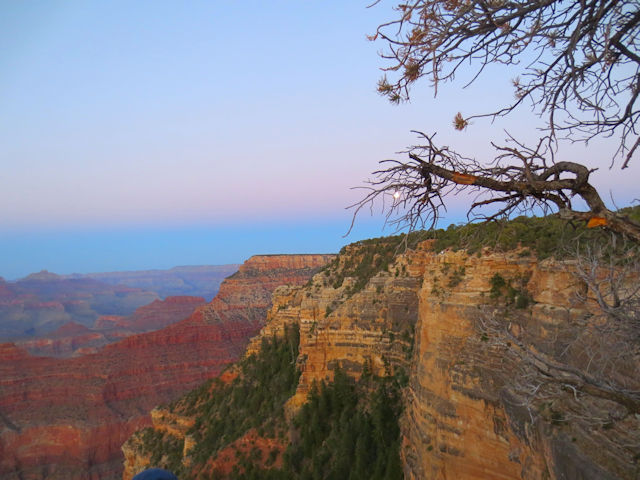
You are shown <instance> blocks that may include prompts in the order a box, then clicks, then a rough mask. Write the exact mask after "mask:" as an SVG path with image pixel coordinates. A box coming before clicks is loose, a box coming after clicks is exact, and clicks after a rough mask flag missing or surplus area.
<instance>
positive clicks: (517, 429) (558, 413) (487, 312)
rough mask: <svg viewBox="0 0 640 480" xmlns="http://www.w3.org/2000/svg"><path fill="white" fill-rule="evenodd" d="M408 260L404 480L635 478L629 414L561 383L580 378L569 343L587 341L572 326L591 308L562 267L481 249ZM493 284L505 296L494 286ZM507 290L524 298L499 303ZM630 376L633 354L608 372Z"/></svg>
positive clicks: (598, 395) (580, 360)
mask: <svg viewBox="0 0 640 480" xmlns="http://www.w3.org/2000/svg"><path fill="white" fill-rule="evenodd" d="M525 253H526V252H525ZM416 260H418V262H419V263H420V264H421V265H422V266H423V268H424V276H423V279H424V280H423V283H422V287H421V289H420V292H419V297H420V308H419V322H418V325H417V329H416V347H415V350H416V351H415V356H414V359H413V362H412V363H413V365H412V371H411V377H410V383H409V387H408V389H407V392H406V398H407V406H406V413H405V417H404V420H403V430H404V440H405V441H404V450H403V457H404V461H405V474H406V477H407V478H411V479H422V478H433V479H446V478H464V479H485V478H496V479H498V478H501V479H525V480H542V479H546V478H551V479H568V478H572V479H593V480H595V479H610V478H611V479H613V478H624V479H633V478H636V476H637V472H638V470H637V464H634V463H635V462H636V461H635V460H634V456H636V457H635V458H636V459H637V458H638V457H637V455H638V453H640V438H639V436H638V434H637V432H638V428H639V427H640V416H638V415H636V414H634V412H633V409H631V410H629V409H625V408H622V405H620V404H617V405H616V402H613V401H611V398H607V397H606V395H603V392H598V391H597V390H596V389H594V388H589V387H588V386H585V381H584V380H581V381H580V382H579V383H574V380H575V378H574V377H572V375H573V374H574V373H573V372H588V371H589V370H590V369H589V368H588V367H587V366H586V365H585V362H586V361H587V360H588V357H585V354H586V353H587V352H586V349H585V346H587V344H585V343H583V342H582V341H578V340H580V337H581V336H584V337H592V335H593V333H594V332H593V331H592V330H591V328H590V326H589V325H588V324H587V325H586V326H585V325H584V324H581V320H582V319H589V318H593V319H594V320H593V321H594V323H595V319H596V318H597V317H595V316H594V314H595V313H596V310H597V309H596V308H595V306H594V305H593V304H591V303H588V302H585V301H581V300H580V296H578V295H577V293H579V292H582V293H583V292H584V285H583V284H582V283H581V282H579V281H577V279H576V276H575V275H573V274H572V270H574V267H573V265H572V263H571V262H557V261H553V260H546V261H543V262H539V261H537V260H536V259H535V258H533V257H531V256H529V255H523V252H521V251H520V252H518V251H514V252H510V253H508V254H498V253H491V252H488V251H486V250H485V251H484V252H483V253H482V255H479V256H476V255H473V256H469V255H467V254H466V253H465V252H451V251H447V252H443V253H440V254H434V253H429V252H423V253H422V254H421V255H419V256H417V258H416ZM500 279H502V280H506V282H508V283H509V287H512V290H511V291H507V290H506V289H504V288H502V289H501V288H496V286H498V285H501V284H502V281H501V280H500ZM514 291H516V293H515V297H514V298H515V299H516V300H517V296H518V295H523V297H522V298H525V297H524V296H526V297H527V301H526V302H521V303H520V304H519V305H518V304H517V302H514V303H512V304H511V306H508V307H504V303H505V302H506V301H508V300H509V299H508V298H505V296H507V295H509V294H513V293H514ZM518 307H519V308H518ZM590 341H591V340H589V342H590ZM591 346H593V345H591ZM591 360H592V361H593V360H595V361H598V360H596V358H595V357H594V358H592V359H591ZM626 361H628V360H625V362H626ZM545 365H546V367H545ZM549 366H552V367H549ZM553 369H555V371H554V370H553ZM625 370H627V372H626V373H625ZM634 371H635V372H636V374H633V373H632V372H634ZM638 371H640V364H639V363H638V357H637V356H636V357H635V365H624V366H622V368H620V369H618V374H619V375H623V376H624V375H625V374H626V375H627V379H626V381H628V382H629V383H628V385H629V387H630V389H634V388H635V389H638V386H639V385H638V377H637V372H638ZM554 375H557V376H554ZM587 376H588V375H587V374H585V376H584V378H587Z"/></svg>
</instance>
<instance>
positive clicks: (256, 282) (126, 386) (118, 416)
mask: <svg viewBox="0 0 640 480" xmlns="http://www.w3.org/2000/svg"><path fill="white" fill-rule="evenodd" d="M330 258H331V256H326V255H301V256H294V255H286V256H269V257H268V258H267V259H262V258H261V257H259V256H258V257H252V258H251V259H249V260H248V261H247V263H246V268H245V269H244V270H242V271H241V272H240V273H238V274H237V275H234V276H233V277H232V278H230V279H228V280H226V281H225V282H224V283H223V285H222V287H221V289H220V292H219V294H218V296H217V297H216V299H215V300H214V301H213V302H211V303H210V304H207V305H204V306H201V307H198V308H197V309H196V311H195V312H194V313H193V314H192V315H191V316H190V317H189V318H186V319H185V320H182V321H180V322H178V323H175V324H172V325H170V326H168V327H166V328H163V329H161V330H157V331H154V332H149V333H144V334H139V335H133V336H130V337H128V338H126V339H124V340H122V341H120V342H117V343H114V344H111V345H108V346H106V347H104V348H102V349H101V350H100V351H99V352H98V353H96V354H91V355H85V356H82V357H75V358H69V359H55V358H43V357H32V356H30V355H29V354H28V353H27V352H26V351H24V350H22V349H20V348H18V347H16V346H15V345H13V344H4V345H2V346H1V347H0V355H2V358H1V359H0V420H2V422H3V424H2V430H0V477H2V478H3V479H17V478H32V479H38V478H74V479H88V478H104V479H109V478H118V477H120V476H121V471H122V453H121V451H120V445H121V444H122V443H123V442H124V440H125V439H126V438H127V437H129V436H130V435H131V433H132V432H133V431H135V430H136V429H139V428H142V427H144V426H146V425H149V424H150V418H149V414H148V412H149V410H151V408H152V407H153V406H155V405H158V404H161V403H165V402H168V401H171V400H173V399H175V398H176V397H178V396H179V395H180V394H182V393H184V392H186V391H188V390H190V389H192V388H194V387H195V386H197V385H198V384H200V383H201V382H203V381H204V380H206V379H208V378H210V377H212V376H216V375H217V374H219V373H220V371H221V370H222V368H223V367H224V366H225V365H228V364H229V363H231V362H233V361H235V360H236V359H237V358H238V357H239V356H240V355H241V354H242V352H243V351H244V349H245V347H246V343H247V341H248V339H249V338H250V337H251V336H253V335H255V334H256V333H257V332H258V331H259V329H260V328H261V326H262V325H263V323H264V319H265V317H266V311H267V309H268V307H269V306H270V292H271V291H272V290H273V289H274V288H275V287H276V286H277V285H281V284H283V283H294V284H297V285H300V284H302V283H304V282H306V281H307V280H308V279H309V278H310V276H311V275H312V274H313V273H314V272H315V271H316V270H317V268H318V266H320V265H322V264H323V263H324V262H326V261H328V260H329V259H330ZM248 290H249V291H248Z"/></svg>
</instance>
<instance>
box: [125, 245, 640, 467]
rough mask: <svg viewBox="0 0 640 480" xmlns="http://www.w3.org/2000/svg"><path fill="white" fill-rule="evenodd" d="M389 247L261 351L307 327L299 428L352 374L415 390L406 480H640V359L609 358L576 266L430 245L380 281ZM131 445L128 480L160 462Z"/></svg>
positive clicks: (359, 257)
mask: <svg viewBox="0 0 640 480" xmlns="http://www.w3.org/2000/svg"><path fill="white" fill-rule="evenodd" d="M383 250H384V248H382V249H380V248H379V246H376V245H375V242H374V243H369V244H354V245H352V246H350V247H347V248H346V249H344V251H343V252H342V254H341V255H340V256H339V257H338V258H337V259H336V260H334V262H332V263H331V264H330V265H329V267H328V268H326V269H325V270H323V271H322V272H321V273H319V274H318V275H316V276H315V277H314V278H313V280H312V281H311V282H310V283H309V284H307V285H306V286H305V287H301V288H291V287H288V288H279V289H277V290H276V291H275V293H274V300H273V306H272V308H271V310H270V312H269V316H268V322H267V325H266V326H265V327H264V328H263V330H262V332H261V334H260V336H258V337H256V338H255V339H253V340H252V342H251V343H250V344H249V347H248V349H247V354H248V355H250V354H252V353H256V352H257V351H258V348H259V346H260V344H261V341H262V338H270V337H272V336H273V335H278V334H281V333H282V332H283V330H284V326H285V325H286V324H287V323H297V324H298V325H299V327H300V345H299V356H298V360H297V364H298V367H299V369H300V370H301V376H300V380H299V384H298V387H297V391H296V393H295V395H294V396H293V397H292V398H290V399H289V401H288V402H287V407H286V408H287V417H288V418H289V419H291V418H292V417H293V415H294V414H295V412H297V411H299V409H300V406H301V405H302V404H304V402H305V401H306V399H307V395H308V392H309V390H310V387H311V385H312V384H313V383H314V382H317V381H321V380H331V379H332V378H333V374H334V372H335V369H336V367H337V366H340V367H341V368H342V369H343V370H344V371H346V372H347V373H348V374H349V375H351V376H353V377H355V378H358V377H360V376H361V375H362V374H363V373H364V372H370V373H374V374H377V375H387V376H388V375H393V376H395V377H396V378H400V379H401V381H402V382H403V383H404V384H405V385H406V387H405V388H404V391H403V403H404V413H403V414H402V417H401V419H400V425H401V432H402V447H401V451H400V456H401V459H402V463H403V469H404V476H405V478H408V479H415V480H418V479H434V480H444V479H451V478H456V479H465V480H466V479H470V480H474V479H478V480H480V479H487V478H491V479H504V480H511V479H513V480H515V479H522V480H543V479H558V480H559V479H583V480H596V479H605V480H607V479H627V480H632V479H637V478H638V474H639V471H640V470H639V466H638V462H639V459H640V411H638V401H637V392H638V391H640V385H639V382H640V377H639V376H638V372H640V362H639V357H638V354H637V351H634V352H635V353H634V352H630V353H629V352H618V353H617V354H616V355H617V356H616V358H605V357H603V352H605V351H604V350H602V348H607V345H606V344H607V342H608V341H609V340H610V339H611V338H613V337H610V336H609V337H608V336H607V335H610V334H611V332H607V331H605V330H603V329H602V328H600V327H602V326H603V325H604V323H603V320H602V317H601V316H599V310H598V307H597V305H596V304H595V302H593V301H592V300H590V299H588V298H587V296H585V294H586V292H587V290H586V287H585V284H584V282H582V281H580V280H578V277H577V276H576V275H575V270H576V265H575V262H572V261H556V260H552V259H547V260H544V261H540V260H538V259H537V258H536V257H534V256H532V254H531V252H530V251H529V250H527V249H522V248H519V249H518V248H516V249H514V250H511V251H508V252H506V253H505V252H496V251H491V250H488V249H484V250H481V251H478V252H476V253H474V254H473V255H470V254H469V253H467V252H465V251H451V250H445V251H442V252H437V251H434V250H433V241H427V242H424V243H422V244H420V245H419V246H418V247H417V248H415V249H414V250H411V251H408V252H407V253H405V254H400V255H394V259H393V261H391V262H389V263H387V264H382V265H381V267H380V269H379V270H378V271H376V272H374V274H371V272H367V271H364V270H363V269H362V268H360V266H361V265H362V264H363V263H364V262H365V261H366V262H370V263H375V262H377V261H378V259H379V258H381V257H382V256H383V255H384V252H383V253H381V252H382V251H383ZM378 263H380V262H378ZM383 263H384V262H383ZM363 272H364V273H363ZM623 344H624V345H628V343H623ZM621 345H622V344H621ZM618 357H619V358H618ZM605 360H606V363H607V365H604V363H605ZM605 367H606V368H608V369H609V370H605ZM607 372H611V378H610V379H611V381H610V382H609V380H608V379H607ZM614 377H615V383H614V382H613V380H614ZM603 379H604V380H603ZM615 385H618V386H619V385H626V386H627V388H628V389H627V390H625V391H624V392H622V390H620V389H619V387H615ZM616 388H618V389H617V390H616ZM620 392H622V394H621V393H620ZM634 392H635V393H634ZM164 414H166V418H171V412H170V411H169V410H166V411H165V412H164ZM189 421H191V422H193V421H196V419H190V420H189ZM169 423H171V421H169ZM156 428H158V429H160V430H162V429H165V430H167V429H168V428H169V427H167V425H166V421H165V423H162V422H159V423H158V424H157V425H156ZM182 435H184V432H182ZM129 447H131V448H129V449H128V451H127V468H126V469H125V476H124V478H125V479H128V478H131V476H132V475H133V474H135V473H136V471H137V470H140V469H141V468H143V467H144V466H145V465H146V463H145V459H144V458H140V457H139V456H138V455H139V452H136V449H135V442H134V443H130V444H129ZM214 457H215V454H213V457H212V458H214ZM147 460H148V459H147ZM189 461H190V460H189V455H188V453H185V456H184V458H183V465H188V464H189ZM136 469H137V470H136Z"/></svg>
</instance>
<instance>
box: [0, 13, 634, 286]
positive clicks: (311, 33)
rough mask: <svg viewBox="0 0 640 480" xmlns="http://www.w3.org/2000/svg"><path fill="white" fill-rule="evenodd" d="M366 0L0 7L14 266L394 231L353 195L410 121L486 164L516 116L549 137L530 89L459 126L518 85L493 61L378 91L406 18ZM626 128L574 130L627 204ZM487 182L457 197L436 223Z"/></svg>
mask: <svg viewBox="0 0 640 480" xmlns="http://www.w3.org/2000/svg"><path fill="white" fill-rule="evenodd" d="M368 4H369V2H329V3H327V2H282V1H276V2H269V3H266V2H257V3H255V4H252V5H251V8H247V5H246V4H243V3H232V2H225V3H220V2H195V3H189V4H188V5H187V4H185V5H182V4H180V5H176V4H175V3H174V2H168V1H166V0H158V1H154V2H149V1H146V0H142V1H140V2H124V1H122V0H115V2H109V3H100V2H85V3H82V4H73V5H71V4H64V3H59V2H51V3H38V4H34V3H30V2H13V3H5V4H4V5H3V7H2V15H0V45H2V46H3V55H2V57H1V58H0V101H2V104H3V115H2V116H1V117H0V144H1V145H2V149H0V167H2V173H3V176H2V179H3V180H4V181H3V183H2V188H0V276H2V277H4V278H7V279H19V278H23V277H24V276H26V275H28V274H30V273H33V272H38V271H41V270H49V271H52V272H59V273H60V274H62V275H68V274H72V273H79V274H86V273H95V272H108V271H140V270H150V269H160V270H164V269H168V268H170V267H172V266H175V265H189V264H191V265H225V264H241V263H242V262H244V261H245V260H246V259H247V258H248V257H250V256H251V255H254V254H295V253H310V252H317V251H323V252H329V253H331V252H337V251H338V250H339V249H340V248H341V247H342V246H344V245H345V244H348V243H351V242H354V241H357V240H362V239H364V238H371V237H379V236H383V235H388V234H393V233H395V229H393V228H389V227H387V228H386V229H383V226H384V223H385V222H384V220H385V219H384V216H383V215H382V214H381V210H382V205H375V206H374V208H373V211H372V212H370V211H366V212H363V215H361V216H360V217H359V218H358V219H357V221H356V223H355V229H354V231H353V232H352V233H351V234H350V235H349V236H348V237H347V238H345V237H344V235H345V233H346V232H347V230H348V229H349V225H350V224H351V215H352V213H353V210H345V207H348V206H349V205H353V204H354V203H356V202H357V201H359V200H360V199H361V198H362V196H363V194H364V193H365V192H366V190H362V188H366V183H365V182H366V181H367V180H368V179H371V178H372V174H371V172H373V171H375V170H377V169H378V168H379V163H378V162H379V161H381V160H385V159H393V158H396V159H397V158H402V157H404V158H406V154H404V153H398V152H402V151H403V150H405V149H406V148H407V147H408V146H410V145H413V144H415V143H416V142H417V141H418V138H417V135H416V133H415V132H413V131H414V130H420V131H424V132H427V133H429V134H433V133H435V132H437V141H438V142H439V143H440V144H441V145H451V146H452V147H455V149H456V150H458V151H459V153H460V154H462V155H467V156H469V157H474V158H478V159H479V160H481V161H482V162H486V159H487V158H493V157H492V155H493V154H494V153H495V150H494V149H493V147H492V146H491V144H490V141H494V142H496V143H497V144H503V143H504V131H505V130H508V132H509V133H510V134H511V135H513V136H514V137H515V138H517V139H519V140H521V141H523V142H537V137H538V133H539V131H538V130H537V129H538V128H540V127H541V126H543V122H541V119H539V118H538V117H536V116H534V115H533V114H531V112H529V111H528V110H527V107H526V106H525V107H524V108H523V109H520V110H518V111H516V112H514V113H513V114H511V115H510V116H509V117H508V118H497V119H495V120H494V121H488V120H487V121H484V120H480V119H478V120H476V121H474V122H472V124H470V125H469V126H468V128H467V129H466V130H464V131H463V132H458V131H456V130H455V129H454V128H453V125H452V120H453V117H454V115H455V114H456V113H457V112H463V114H464V115H465V116H467V115H473V114H477V113H484V112H486V111H490V110H491V109H493V108H494V107H495V105H496V104H498V103H500V102H505V101H510V99H512V98H513V85H512V79H511V77H510V72H509V71H505V70H503V69H501V68H500V66H498V65H491V66H489V67H487V69H486V70H485V72H484V75H482V76H481V77H480V78H478V80H477V81H476V82H475V83H474V84H473V85H471V86H469V87H468V88H461V86H462V85H463V84H464V83H466V81H468V80H470V78H471V77H472V76H473V73H472V72H463V71H460V73H459V77H460V78H458V79H457V82H460V83H455V84H447V83H442V84H441V85H440V86H439V89H438V96H437V98H434V97H433V91H432V90H431V89H430V88H429V86H428V84H427V83H428V82H427V83H425V84H423V85H421V86H416V88H415V89H414V90H413V100H412V102H410V103H402V104H400V105H391V104H390V103H389V102H388V101H387V100H386V99H385V98H382V97H380V96H379V95H378V94H377V92H376V84H377V81H378V79H379V78H380V76H381V75H382V73H383V72H382V71H381V70H380V69H381V68H383V67H385V66H387V64H386V63H385V62H384V60H382V59H381V58H380V57H379V55H378V50H379V49H380V45H379V44H378V43H375V42H370V41H368V40H367V35H371V34H373V33H374V32H375V31H376V28H377V27H378V25H380V24H381V23H384V22H385V21H387V20H389V19H390V18H392V17H393V16H394V14H393V13H392V12H391V5H389V4H385V3H384V2H382V3H381V4H377V5H376V6H374V7H371V8H367V5H368ZM615 141H616V139H609V140H607V139H598V140H594V141H591V142H590V143H589V145H588V146H586V145H581V144H576V145H571V144H568V143H563V144H562V145H561V149H560V150H559V151H558V152H556V153H557V158H562V159H566V160H573V159H579V161H580V162H581V163H584V164H585V165H588V166H589V167H590V168H593V167H594V166H599V167H600V169H599V170H598V171H596V172H593V173H592V174H591V177H590V178H591V180H592V181H593V184H594V186H595V187H596V188H597V189H598V190H599V191H600V193H601V196H602V198H603V200H604V201H605V202H606V203H607V205H609V206H611V207H612V208H613V207H614V206H615V205H616V204H618V205H626V204H629V203H630V202H631V201H632V200H633V199H634V198H635V197H637V194H636V191H637V186H636V179H637V178H640V163H635V164H634V163H632V164H631V165H630V167H629V168H628V169H627V170H625V171H624V172H621V171H619V170H616V169H610V168H609V169H608V168H607V167H609V165H608V163H606V164H600V165H599V162H600V163H601V159H602V158H610V157H608V156H607V155H606V153H605V152H609V151H610V147H611V145H612V142H615ZM474 198H475V197H472V196H458V197H456V196H451V197H449V198H448V199H447V209H448V211H446V212H442V213H443V218H442V219H441V221H440V222H439V224H438V227H446V226H447V225H449V224H455V223H459V222H464V221H465V220H466V211H467V210H468V205H469V203H470V201H472V200H473V199H474Z"/></svg>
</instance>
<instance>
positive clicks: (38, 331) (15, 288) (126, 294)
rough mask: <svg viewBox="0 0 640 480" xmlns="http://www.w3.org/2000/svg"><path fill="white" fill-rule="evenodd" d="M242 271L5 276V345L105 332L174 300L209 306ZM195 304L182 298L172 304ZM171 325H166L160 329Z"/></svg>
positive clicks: (0, 303)
mask: <svg viewBox="0 0 640 480" xmlns="http://www.w3.org/2000/svg"><path fill="white" fill-rule="evenodd" d="M237 270H238V265H236V264H230V265H214V266H188V267H175V268H172V269H169V270H144V271H128V272H109V273H91V274H86V275H80V274H73V275H56V274H55V273H51V272H48V271H46V270H43V271H41V272H39V273H34V274H31V275H29V276H27V277H25V278H22V279H20V280H17V281H13V282H8V281H5V280H4V279H2V278H1V277H0V342H3V341H5V342H6V341H18V342H26V341H30V340H33V339H35V338H42V337H49V336H53V337H54V338H60V337H61V336H63V337H67V336H69V334H71V333H74V334H78V333H80V334H84V333H86V332H84V331H83V330H87V331H89V330H91V331H100V332H103V333H104V332H105V331H110V330H113V329H114V328H121V327H123V326H125V324H127V323H131V322H127V320H125V318H126V317H129V316H131V315H133V314H134V312H135V311H136V310H137V309H139V308H141V307H143V306H146V305H151V304H152V303H153V302H156V301H160V300H164V299H167V298H168V297H171V296H179V297H195V298H199V299H200V300H199V301H200V303H204V302H205V301H210V300H211V299H212V298H213V297H214V296H215V295H216V294H217V292H218V290H219V288H220V284H221V283H222V281H223V280H224V278H226V277H228V276H229V275H231V274H233V273H234V272H236V271H237ZM190 302H191V303H192V302H193V300H184V299H183V301H174V302H173V305H174V307H175V306H176V304H177V303H182V306H184V304H185V303H190ZM150 308H153V307H151V306H150ZM179 308H181V307H179ZM193 308H195V305H194V306H193V307H192V308H191V310H193ZM142 313H144V312H142ZM188 313H189V312H187V314H188ZM166 324H167V323H166V322H165V323H163V322H162V321H161V322H160V324H159V325H158V326H156V327H155V328H162V327H163V326H165V325H166ZM129 326H133V327H134V328H133V330H132V332H129V333H133V332H141V331H148V330H149V329H150V328H149V327H150V325H144V322H141V321H139V320H137V321H133V323H132V324H131V325H129ZM121 329H122V328H121ZM126 333H127V332H124V334H125V336H126ZM111 336H113V335H111ZM120 336H122V335H120Z"/></svg>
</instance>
